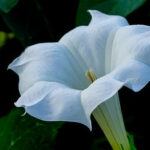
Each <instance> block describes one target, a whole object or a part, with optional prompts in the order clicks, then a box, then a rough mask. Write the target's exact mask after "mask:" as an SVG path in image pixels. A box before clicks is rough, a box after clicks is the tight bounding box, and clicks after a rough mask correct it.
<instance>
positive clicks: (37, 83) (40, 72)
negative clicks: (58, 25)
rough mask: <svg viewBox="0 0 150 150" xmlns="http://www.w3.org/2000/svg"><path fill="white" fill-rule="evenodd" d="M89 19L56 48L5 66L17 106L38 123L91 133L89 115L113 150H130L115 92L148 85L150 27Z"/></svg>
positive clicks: (95, 15) (40, 47)
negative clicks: (14, 83) (13, 79)
mask: <svg viewBox="0 0 150 150" xmlns="http://www.w3.org/2000/svg"><path fill="white" fill-rule="evenodd" d="M90 13H91V15H92V20H91V22H90V24H89V25H88V26H80V27H77V28H75V29H74V30H72V31H70V32H69V33H67V34H65V35H64V36H63V37H62V38H61V39H60V41H59V42H56V43H41V44H36V45H33V46H30V47H28V48H27V49H26V50H25V52H24V53H23V54H22V55H21V56H20V57H18V58H16V59H15V60H14V61H13V62H12V63H11V64H10V65H9V68H10V69H12V70H13V71H15V72H16V73H17V74H18V75H19V90H20V93H21V97H20V98H19V99H18V101H17V102H16V103H15V105H16V106H17V107H24V108H25V110H26V112H27V113H28V114H30V115H32V116H34V117H36V118H38V119H41V120H45V121H73V122H79V123H82V124H84V125H86V126H87V127H89V128H90V129H91V120H90V115H91V113H93V115H94V117H95V119H96V120H97V122H98V123H99V124H100V126H101V127H102V129H103V131H104V133H105V135H106V137H107V138H108V140H109V142H110V144H111V145H112V147H113V149H114V150H121V149H122V148H123V149H125V150H129V149H130V148H129V147H130V146H129V143H128V139H127V136H126V132H125V128H124V124H123V121H122V116H121V110H120V105H119V101H118V96H117V91H118V90H119V89H120V88H121V87H122V86H126V87H128V88H130V89H132V90H133V91H139V90H141V89H142V88H143V87H144V86H145V85H146V84H147V83H148V82H149V81H150V27H149V26H145V25H132V26H131V25H128V23H127V21H126V20H125V18H123V17H120V16H111V15H106V14H103V13H101V12H98V11H96V10H92V11H90ZM90 80H91V81H90ZM94 80H95V81H94ZM108 99H109V101H106V100H108ZM105 101H106V102H105ZM102 102H104V103H102ZM100 104H101V105H100Z"/></svg>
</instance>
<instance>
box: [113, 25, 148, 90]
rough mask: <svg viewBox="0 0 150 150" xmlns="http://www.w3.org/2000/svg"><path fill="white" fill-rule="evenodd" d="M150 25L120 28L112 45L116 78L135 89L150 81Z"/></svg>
mask: <svg viewBox="0 0 150 150" xmlns="http://www.w3.org/2000/svg"><path fill="white" fill-rule="evenodd" d="M149 41H150V26H145V25H132V26H126V27H122V28H120V29H119V30H118V31H117V33H116V35H115V38H114V41H113V46H112V57H111V65H112V66H111V70H116V71H113V72H114V73H113V76H114V78H116V79H118V80H120V81H122V82H126V84H125V85H126V86H127V87H129V88H130V89H132V90H134V91H139V90H141V89H142V88H143V87H144V86H145V85H146V84H147V83H148V82H149V81H150V76H149V74H150V42H149Z"/></svg>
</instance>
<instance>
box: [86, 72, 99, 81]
mask: <svg viewBox="0 0 150 150" xmlns="http://www.w3.org/2000/svg"><path fill="white" fill-rule="evenodd" d="M85 76H86V77H87V79H88V80H90V81H91V82H92V83H93V82H94V81H95V80H96V79H97V77H96V75H95V73H94V72H93V70H92V69H89V70H88V71H87V72H86V73H85Z"/></svg>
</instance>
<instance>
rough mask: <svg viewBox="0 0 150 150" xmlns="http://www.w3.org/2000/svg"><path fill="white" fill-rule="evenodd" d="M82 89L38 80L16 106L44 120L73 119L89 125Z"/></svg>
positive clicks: (72, 120)
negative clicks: (84, 108)
mask: <svg viewBox="0 0 150 150" xmlns="http://www.w3.org/2000/svg"><path fill="white" fill-rule="evenodd" d="M80 93H81V91H80V90H75V89H71V88H69V87H67V86H65V85H63V84H60V83H56V82H46V81H45V82H44V81H41V82H37V83H35V84H34V85H33V86H32V87H31V88H29V89H28V90H27V91H26V92H25V93H23V94H22V96H21V97H20V98H19V100H18V101H17V102H16V103H15V104H16V106H18V107H21V106H24V107H25V110H26V112H27V113H29V114H30V115H32V116H34V117H36V118H38V119H41V120H44V121H71V122H78V123H82V124H84V125H86V126H88V127H89V128H90V129H91V121H90V118H88V119H87V117H86V115H85V112H84V110H83V107H82V104H81V98H80Z"/></svg>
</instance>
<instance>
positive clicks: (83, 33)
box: [59, 10, 128, 77]
mask: <svg viewBox="0 0 150 150" xmlns="http://www.w3.org/2000/svg"><path fill="white" fill-rule="evenodd" d="M89 12H90V14H91V15H92V20H91V22H90V24H89V25H88V26H81V27H77V28H75V29H74V30H72V31H70V32H69V33H67V34H65V35H64V36H63V37H62V39H61V40H60V41H59V42H60V43H63V44H64V45H65V46H66V47H68V49H69V50H70V51H71V52H72V54H73V55H74V56H75V58H76V59H77V61H78V62H80V63H82V64H85V65H86V66H87V68H91V69H92V70H93V71H94V72H95V73H96V75H97V77H100V76H103V75H104V73H105V56H106V57H107V53H109V50H108V51H106V45H107V42H108V38H109V36H110V35H111V34H112V32H113V33H114V32H116V30H117V29H118V28H120V27H121V26H125V25H128V23H127V21H126V20H125V18H123V17H120V16H111V15H106V14H103V13H101V12H99V11H96V10H90V11H89ZM113 35H114V34H113ZM112 40H113V37H111V39H110V40H109V43H110V42H111V41H112ZM109 43H108V45H109Z"/></svg>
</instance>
